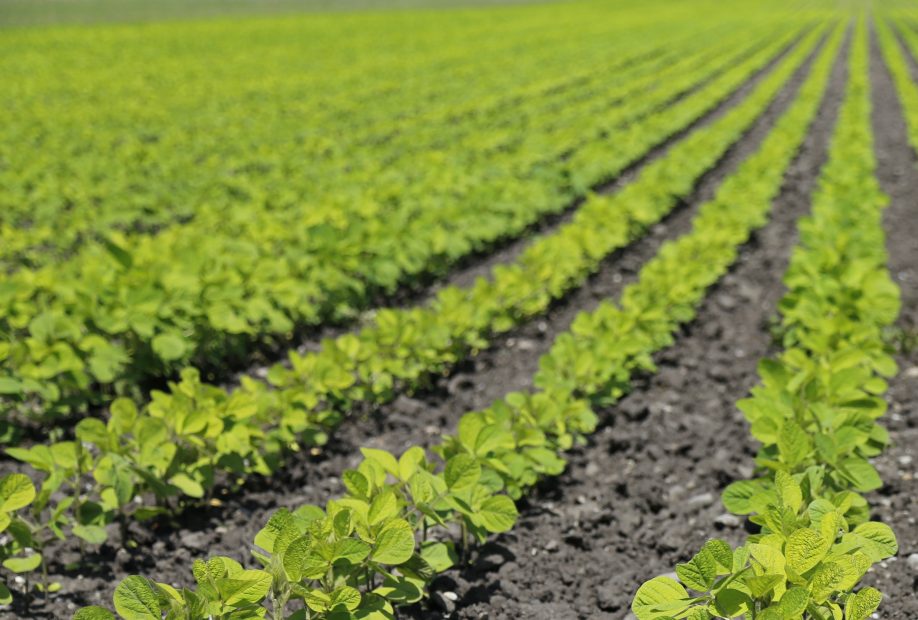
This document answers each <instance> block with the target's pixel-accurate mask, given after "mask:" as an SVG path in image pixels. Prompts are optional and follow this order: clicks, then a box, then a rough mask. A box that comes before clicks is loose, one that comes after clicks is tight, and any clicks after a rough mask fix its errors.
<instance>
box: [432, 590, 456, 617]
mask: <svg viewBox="0 0 918 620" xmlns="http://www.w3.org/2000/svg"><path fill="white" fill-rule="evenodd" d="M448 594H452V595H453V596H456V594H455V592H434V593H433V594H432V595H431V597H430V598H431V599H433V604H434V605H435V606H436V607H437V608H439V609H440V610H441V611H443V612H445V613H447V614H451V613H453V612H454V611H456V603H455V600H456V599H454V598H450V597H449V596H447V595H448ZM457 598H458V597H457Z"/></svg>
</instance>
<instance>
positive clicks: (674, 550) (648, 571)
mask: <svg viewBox="0 0 918 620" xmlns="http://www.w3.org/2000/svg"><path fill="white" fill-rule="evenodd" d="M844 50H845V54H843V55H842V56H841V57H840V58H839V61H838V62H837V63H836V66H835V69H834V73H833V76H832V80H831V82H830V86H829V90H828V93H827V95H826V97H825V99H824V101H823V106H822V109H821V110H820V113H819V116H818V118H817V120H816V122H815V125H814V127H813V130H812V131H811V133H810V135H809V136H808V138H807V141H806V143H805V145H804V148H803V149H802V150H801V152H800V154H799V155H798V157H797V159H796V160H795V162H794V163H793V165H792V167H791V170H790V172H789V174H788V175H787V177H786V179H785V183H784V187H783V189H782V192H781V194H780V196H779V197H778V199H777V200H776V202H775V206H774V213H773V216H772V221H771V223H770V224H769V225H768V226H767V227H766V228H764V229H763V230H761V231H759V233H758V234H756V235H755V236H754V237H753V238H752V240H751V241H750V242H749V244H747V246H746V247H745V248H744V250H743V252H742V253H741V255H740V258H739V260H738V262H737V264H736V265H735V266H734V268H733V269H732V270H731V272H730V273H729V274H728V275H727V276H726V277H725V278H724V279H723V280H722V281H721V282H720V283H719V284H718V285H716V286H715V287H714V289H713V290H712V291H711V294H710V295H709V296H708V299H707V300H706V302H705V303H704V305H703V306H702V309H701V311H700V312H699V314H698V317H697V319H696V321H695V322H693V323H692V324H691V325H689V326H687V327H686V329H685V331H684V334H683V337H681V338H680V339H679V340H678V341H677V343H676V345H675V346H674V347H672V348H671V349H669V350H667V351H665V352H663V353H662V354H661V355H658V356H657V362H658V364H659V365H660V371H659V372H658V373H657V374H655V375H653V376H650V377H646V378H645V379H644V381H643V384H642V385H640V386H639V387H638V388H637V389H635V390H634V391H633V392H632V393H631V394H630V395H629V396H627V397H626V398H624V399H623V400H622V401H621V402H620V403H619V404H618V405H616V406H614V407H612V408H610V409H609V410H607V411H605V412H603V413H604V415H603V416H602V419H603V425H602V427H601V428H600V430H599V431H598V432H597V433H596V435H595V436H594V437H593V438H591V441H590V443H589V445H588V446H586V447H585V448H583V449H581V450H578V451H577V452H575V453H574V454H573V455H572V458H571V463H570V465H569V467H568V470H567V471H566V472H565V474H564V475H562V476H561V477H559V478H557V479H551V480H546V481H545V482H544V483H543V484H542V485H540V486H539V488H538V489H537V491H536V492H535V493H533V494H532V496H531V497H530V498H529V500H528V503H526V504H525V505H524V506H523V507H522V510H521V513H522V516H521V520H520V523H519V524H518V526H517V527H516V528H515V529H514V531H513V532H511V533H509V534H507V535H504V536H501V537H500V538H499V539H498V540H496V541H495V542H494V543H492V544H490V545H488V546H487V547H486V548H484V549H482V551H481V553H480V554H479V556H478V559H477V561H476V562H475V563H474V565H473V566H472V567H471V568H470V569H468V570H465V571H463V572H461V573H459V572H453V573H450V574H448V575H444V576H443V577H441V578H440V579H439V581H438V583H436V584H435V590H436V591H435V594H434V595H433V601H434V604H435V605H438V606H439V607H440V609H438V610H429V611H421V610H419V611H418V613H417V614H416V617H418V618H435V617H439V616H441V615H442V610H443V609H450V608H452V607H453V606H455V607H457V609H456V610H455V612H456V617H458V618H485V617H486V618H491V619H505V618H506V619H512V618H528V619H533V620H541V619H545V620H549V619H551V620H567V619H572V618H590V619H602V618H609V619H613V618H614V619H616V620H621V619H622V618H625V617H627V615H628V613H629V612H628V606H629V604H630V600H631V597H632V595H633V593H634V591H635V590H636V589H637V586H638V585H639V584H640V583H641V582H642V581H644V580H646V579H648V578H650V577H652V576H655V575H657V574H663V573H667V572H669V571H671V570H672V569H673V566H674V564H675V563H676V562H679V561H684V560H686V559H688V558H689V557H691V555H692V554H693V553H694V552H695V551H697V549H698V547H700V546H701V545H702V544H703V543H704V541H705V540H707V539H708V538H711V537H713V536H720V537H722V538H726V539H727V540H729V541H731V542H734V543H736V542H739V541H740V540H741V538H742V537H743V530H742V527H743V524H742V522H741V521H740V520H738V519H736V518H734V517H732V516H730V515H725V514H724V513H725V511H724V510H723V508H722V507H721V505H720V500H719V495H720V492H721V491H722V489H723V488H724V487H725V486H726V485H727V484H728V483H730V482H732V481H733V480H736V479H739V478H745V477H748V476H750V475H751V473H752V467H751V465H752V459H753V455H754V453H755V446H754V444H753V441H752V439H751V437H750V435H749V431H748V427H747V425H746V423H745V421H744V419H743V417H742V415H741V414H740V413H739V412H738V411H737V410H736V408H735V402H736V401H737V400H738V399H740V398H742V397H744V396H745V395H746V394H747V392H748V390H749V389H750V388H751V387H752V386H753V385H754V384H755V382H756V379H757V376H756V372H755V368H756V364H757V362H758V360H759V359H760V358H761V357H763V356H765V355H767V354H769V353H770V352H772V351H773V350H774V347H773V343H772V340H771V337H770V334H769V329H768V324H769V319H770V318H771V317H773V316H774V313H775V308H776V305H777V302H778V300H779V299H780V297H781V295H782V294H783V292H784V288H783V285H782V281H781V279H782V275H783V273H784V270H785V268H786V266H787V262H788V259H789V257H790V253H791V250H792V248H793V246H794V244H795V243H796V239H797V235H796V221H797V219H798V218H799V217H800V216H802V215H803V214H805V213H806V212H807V211H808V209H809V204H810V195H811V192H812V190H813V188H814V186H815V183H816V180H817V178H818V173H819V170H820V167H821V165H822V163H823V162H824V161H825V158H826V150H827V145H828V140H829V136H830V135H831V132H832V129H833V127H834V123H835V119H836V118H837V113H838V108H839V104H840V102H841V99H842V95H843V90H844V84H845V69H846V67H845V64H844V62H843V59H844V55H846V50H847V46H846V47H845V48H844ZM450 592H452V593H456V594H458V595H459V597H458V599H457V600H456V601H455V602H453V601H452V600H451V599H452V598H453V597H452V595H450V594H449V593H450Z"/></svg>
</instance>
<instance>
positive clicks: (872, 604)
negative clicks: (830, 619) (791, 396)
mask: <svg viewBox="0 0 918 620" xmlns="http://www.w3.org/2000/svg"><path fill="white" fill-rule="evenodd" d="M882 600H883V595H882V594H880V592H879V591H878V590H876V589H875V588H869V587H868V588H864V589H862V590H860V591H859V592H857V593H855V594H852V595H851V596H849V597H848V601H847V602H846V603H845V620H867V618H869V617H870V614H872V613H873V612H875V611H876V610H877V608H878V607H879V606H880V601H882Z"/></svg>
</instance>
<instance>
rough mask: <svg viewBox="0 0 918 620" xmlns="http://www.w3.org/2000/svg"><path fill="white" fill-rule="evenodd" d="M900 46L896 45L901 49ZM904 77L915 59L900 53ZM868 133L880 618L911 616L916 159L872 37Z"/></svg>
mask: <svg viewBox="0 0 918 620" xmlns="http://www.w3.org/2000/svg"><path fill="white" fill-rule="evenodd" d="M903 49H904V48H903ZM906 56H907V57H908V59H909V65H910V67H911V69H912V78H913V79H915V81H916V82H918V63H916V62H915V60H914V59H913V58H912V57H911V55H910V54H908V53H907V54H906ZM870 72H871V81H872V87H873V131H874V137H875V150H876V153H877V159H878V161H879V168H878V176H879V179H880V185H881V186H882V188H883V191H884V192H886V194H887V195H888V196H889V197H890V204H889V207H888V208H887V210H886V213H885V214H884V225H885V228H886V244H887V248H888V250H889V268H890V272H891V273H892V276H893V279H894V280H895V281H896V284H898V285H899V289H900V290H901V292H902V311H901V314H900V316H899V322H898V327H899V328H900V329H901V330H902V333H901V334H896V335H895V336H896V337H898V338H899V339H900V344H901V350H900V353H899V355H898V359H897V361H898V363H899V374H898V375H897V376H896V377H895V378H894V379H893V380H891V381H890V383H889V394H888V400H889V413H888V414H887V418H886V426H887V428H888V429H889V432H890V437H891V441H892V446H891V447H890V448H889V449H888V450H887V451H886V452H885V453H884V454H883V455H882V456H880V457H879V458H877V459H876V461H875V465H876V466H877V469H878V470H879V472H880V475H881V477H882V478H883V481H884V482H885V486H884V487H883V488H882V489H880V491H878V492H877V493H874V494H873V496H872V497H871V498H870V501H871V504H872V505H873V506H875V516H876V517H877V518H879V519H881V520H882V521H885V522H886V523H888V524H889V525H890V526H891V527H892V528H893V530H894V531H895V532H896V536H897V537H898V539H899V556H898V557H895V558H891V559H890V560H887V561H885V562H882V563H880V564H878V565H877V566H875V567H874V568H873V569H872V574H871V575H869V576H868V583H869V584H870V585H873V586H875V587H876V588H878V589H880V590H881V591H882V592H883V594H884V596H885V598H884V602H883V605H882V606H881V607H880V612H881V617H882V618H883V620H914V619H915V618H918V565H914V564H915V560H912V562H911V563H910V562H909V561H908V558H909V556H911V555H912V554H918V338H916V337H918V158H916V156H915V152H914V151H913V150H912V148H911V146H910V145H909V143H908V133H907V130H906V126H905V120H904V118H903V116H902V105H901V103H900V102H899V98H898V96H897V94H896V90H895V86H894V85H893V82H892V77H891V76H890V74H889V70H888V69H887V68H886V65H885V64H884V63H883V61H882V57H881V55H880V51H879V48H878V47H877V43H876V37H875V35H874V37H873V40H872V48H871V67H870Z"/></svg>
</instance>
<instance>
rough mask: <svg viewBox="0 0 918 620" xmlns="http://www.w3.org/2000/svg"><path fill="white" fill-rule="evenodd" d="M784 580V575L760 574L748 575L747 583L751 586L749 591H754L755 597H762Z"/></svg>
mask: <svg viewBox="0 0 918 620" xmlns="http://www.w3.org/2000/svg"><path fill="white" fill-rule="evenodd" d="M784 580H785V577H784V575H758V576H755V577H747V578H746V585H747V586H749V591H750V592H752V596H753V598H757V599H762V598H765V595H766V594H768V593H769V592H771V591H772V590H774V589H775V586H777V585H778V584H780V583H781V582H783V581H784Z"/></svg>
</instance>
